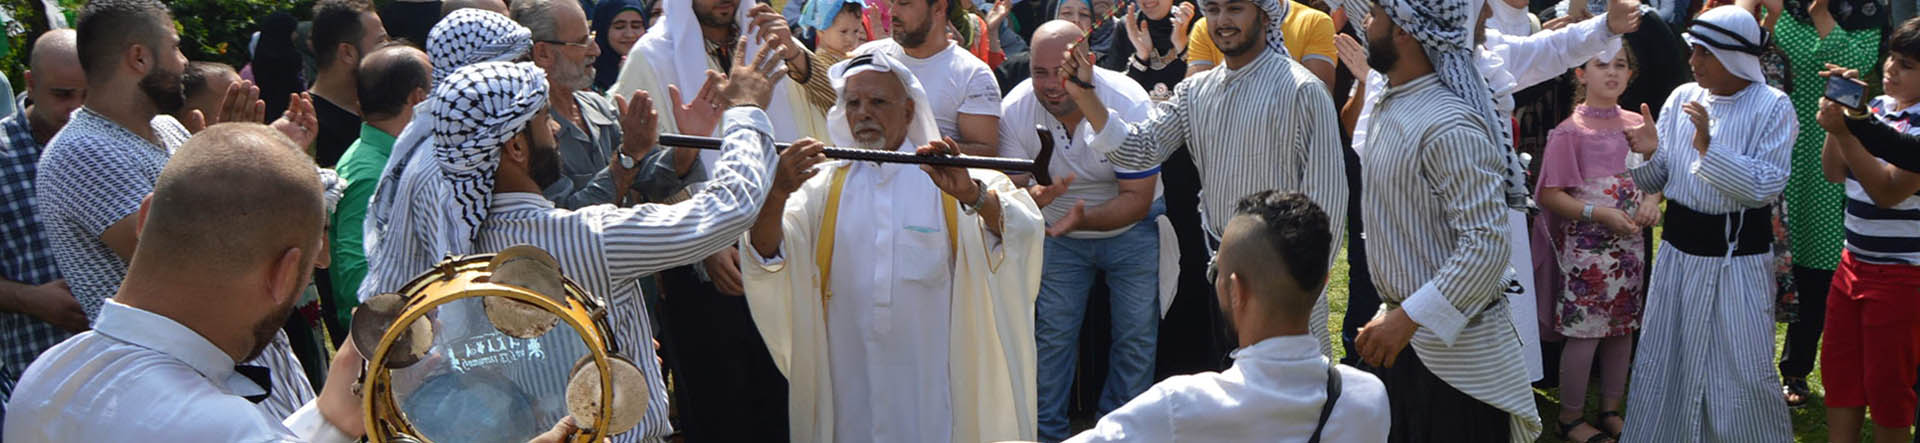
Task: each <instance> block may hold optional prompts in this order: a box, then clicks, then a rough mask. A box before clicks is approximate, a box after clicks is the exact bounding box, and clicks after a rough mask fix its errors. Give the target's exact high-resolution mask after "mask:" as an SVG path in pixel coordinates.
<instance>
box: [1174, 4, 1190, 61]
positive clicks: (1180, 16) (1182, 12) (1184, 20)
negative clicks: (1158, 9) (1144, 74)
mask: <svg viewBox="0 0 1920 443" xmlns="http://www.w3.org/2000/svg"><path fill="white" fill-rule="evenodd" d="M1193 15H1194V9H1193V4H1192V3H1181V4H1180V6H1177V7H1174V8H1173V35H1171V36H1169V37H1172V38H1173V52H1174V53H1176V54H1178V53H1180V52H1183V51H1186V50H1187V36H1188V34H1187V31H1188V28H1187V26H1189V25H1192V24H1193Z"/></svg>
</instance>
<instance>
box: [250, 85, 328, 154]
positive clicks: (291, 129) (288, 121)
mask: <svg viewBox="0 0 1920 443" xmlns="http://www.w3.org/2000/svg"><path fill="white" fill-rule="evenodd" d="M318 116H319V114H316V113H314V111H313V96H312V95H309V94H308V93H305V92H296V93H293V94H292V95H290V96H289V97H288V98H287V112H286V113H283V114H280V119H279V120H274V121H273V125H272V126H273V129H277V130H279V131H280V133H281V134H286V136H287V138H289V139H293V145H294V146H299V147H300V149H303V150H304V149H307V147H308V146H312V145H313V139H314V138H315V137H318V136H319V135H320V118H319V117H318ZM258 118H266V117H265V116H260V117H258Z"/></svg>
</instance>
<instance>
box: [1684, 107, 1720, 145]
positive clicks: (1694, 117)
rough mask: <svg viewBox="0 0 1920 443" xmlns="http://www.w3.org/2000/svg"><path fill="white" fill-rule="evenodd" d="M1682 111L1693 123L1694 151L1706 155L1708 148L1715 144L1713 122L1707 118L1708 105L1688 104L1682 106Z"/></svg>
mask: <svg viewBox="0 0 1920 443" xmlns="http://www.w3.org/2000/svg"><path fill="white" fill-rule="evenodd" d="M1680 111H1681V112H1685V113H1687V120H1688V121H1691V122H1693V149H1694V150H1697V151H1700V155H1706V154H1707V146H1708V145H1710V144H1712V142H1713V131H1712V129H1713V122H1712V121H1711V120H1709V119H1708V117H1707V105H1703V104H1700V102H1687V103H1685V104H1682V105H1680Z"/></svg>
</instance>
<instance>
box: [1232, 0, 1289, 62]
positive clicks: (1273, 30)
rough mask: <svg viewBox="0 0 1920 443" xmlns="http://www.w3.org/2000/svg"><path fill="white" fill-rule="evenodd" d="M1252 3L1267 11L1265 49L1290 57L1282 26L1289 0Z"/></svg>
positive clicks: (1268, 0)
mask: <svg viewBox="0 0 1920 443" xmlns="http://www.w3.org/2000/svg"><path fill="white" fill-rule="evenodd" d="M1212 1H1224V0H1212ZM1253 4H1254V5H1255V6H1259V7H1260V11H1262V12H1266V13H1267V49H1272V50H1275V51H1280V55H1281V56H1282V57H1289V58H1291V57H1292V56H1291V55H1289V54H1287V39H1286V35H1285V34H1286V27H1285V26H1283V24H1284V23H1286V21H1287V8H1289V7H1291V6H1289V1H1288V0H1253Z"/></svg>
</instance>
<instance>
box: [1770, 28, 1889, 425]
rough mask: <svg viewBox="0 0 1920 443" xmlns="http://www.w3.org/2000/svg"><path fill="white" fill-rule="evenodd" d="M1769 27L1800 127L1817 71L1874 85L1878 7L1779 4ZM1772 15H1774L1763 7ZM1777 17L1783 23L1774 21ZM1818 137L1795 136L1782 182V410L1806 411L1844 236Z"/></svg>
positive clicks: (1818, 88)
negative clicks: (1788, 306) (1851, 73)
mask: <svg viewBox="0 0 1920 443" xmlns="http://www.w3.org/2000/svg"><path fill="white" fill-rule="evenodd" d="M1784 3H1785V4H1784V5H1783V7H1780V8H1778V9H1780V10H1779V11H1768V12H1769V13H1770V15H1771V16H1772V17H1773V20H1763V21H1762V22H1761V23H1762V24H1766V22H1767V21H1775V23H1774V25H1773V32H1774V34H1773V37H1774V42H1775V44H1777V45H1779V47H1780V49H1781V50H1782V51H1784V52H1785V53H1786V55H1787V65H1788V66H1789V67H1790V70H1789V72H1791V75H1790V76H1789V77H1788V78H1789V79H1790V80H1789V83H1790V84H1791V85H1792V87H1791V88H1783V89H1786V90H1787V96H1788V97H1790V98H1792V99H1793V108H1794V109H1795V110H1797V111H1798V112H1797V113H1796V114H1797V115H1798V117H1799V119H1800V127H1801V128H1813V127H1816V125H1817V122H1815V121H1814V118H1813V114H1814V112H1813V111H1814V110H1815V109H1818V108H1819V104H1820V96H1821V95H1822V94H1823V93H1824V92H1825V91H1826V82H1827V79H1826V77H1821V76H1820V75H1819V73H1820V72H1823V71H1825V70H1826V66H1827V65H1829V64H1833V65H1840V66H1843V67H1846V68H1849V69H1858V70H1860V71H1861V73H1862V74H1863V75H1861V78H1869V79H1877V78H1880V76H1879V75H1878V74H1875V72H1878V69H1876V68H1878V67H1879V63H1878V61H1879V60H1880V29H1881V27H1882V26H1885V25H1886V12H1887V6H1886V4H1884V3H1881V2H1880V1H1879V0H1811V1H1808V0H1786V1H1785V2H1784ZM1769 9H1773V8H1769ZM1782 12H1784V13H1785V15H1786V17H1785V18H1779V15H1781V13H1782ZM1825 140H1826V134H1825V133H1823V132H1821V131H1808V130H1802V131H1800V134H1799V136H1797V137H1796V138H1795V139H1794V142H1793V168H1792V171H1793V172H1792V173H1790V174H1789V175H1788V178H1787V189H1786V193H1785V195H1786V201H1787V205H1786V208H1787V216H1788V217H1789V218H1791V219H1792V220H1793V223H1792V224H1789V225H1788V226H1787V229H1788V230H1787V236H1788V238H1789V241H1790V242H1791V247H1790V249H1791V250H1792V251H1793V281H1794V286H1795V287H1796V291H1795V293H1796V294H1795V295H1796V296H1795V299H1797V300H1798V301H1799V303H1798V309H1797V310H1798V314H1799V315H1798V316H1797V317H1798V318H1797V321H1795V322H1793V323H1791V324H1790V325H1789V326H1787V339H1786V343H1785V345H1784V350H1783V352H1782V354H1781V357H1780V376H1781V378H1782V383H1783V384H1784V385H1785V386H1783V387H1782V388H1781V389H1782V390H1783V391H1785V392H1784V393H1785V395H1786V402H1787V405H1789V406H1795V407H1798V406H1801V405H1804V404H1806V402H1807V399H1808V397H1809V396H1810V393H1811V391H1809V390H1808V387H1807V374H1809V373H1811V372H1813V362H1814V355H1815V352H1816V351H1818V350H1819V348H1820V332H1821V330H1822V329H1823V328H1822V326H1824V323H1825V321H1824V320H1825V317H1826V315H1825V313H1826V300H1827V286H1828V283H1830V282H1831V280H1833V270H1834V267H1836V266H1838V265H1839V264H1840V250H1841V244H1842V243H1844V240H1845V239H1846V229H1845V227H1844V226H1842V224H1841V223H1840V221H1841V220H1840V219H1841V217H1842V215H1844V214H1845V213H1846V211H1844V210H1842V209H1843V208H1842V205H1844V204H1845V202H1846V198H1845V195H1844V194H1845V188H1844V187H1843V186H1841V185H1839V184H1835V183H1828V182H1827V181H1826V180H1824V179H1823V177H1821V175H1820V147H1821V145H1822V143H1823V142H1824V141H1825Z"/></svg>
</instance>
